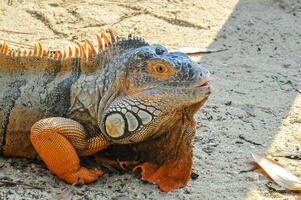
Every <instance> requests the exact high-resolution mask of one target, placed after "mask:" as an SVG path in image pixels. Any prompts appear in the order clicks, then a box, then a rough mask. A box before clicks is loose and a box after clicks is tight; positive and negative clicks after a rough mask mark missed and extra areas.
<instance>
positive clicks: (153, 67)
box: [148, 61, 175, 80]
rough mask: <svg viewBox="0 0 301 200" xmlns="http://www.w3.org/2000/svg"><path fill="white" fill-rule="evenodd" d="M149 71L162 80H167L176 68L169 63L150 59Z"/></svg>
mask: <svg viewBox="0 0 301 200" xmlns="http://www.w3.org/2000/svg"><path fill="white" fill-rule="evenodd" d="M148 73H149V74H151V75H152V76H154V77H156V78H158V79H160V80H167V79H169V78H170V77H171V75H173V74H174V73H175V69H174V68H173V67H172V66H170V65H169V64H167V63H163V62H158V61H150V62H149V63H148Z"/></svg>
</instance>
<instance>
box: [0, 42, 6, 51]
mask: <svg viewBox="0 0 301 200" xmlns="http://www.w3.org/2000/svg"><path fill="white" fill-rule="evenodd" d="M5 46H6V42H3V44H2V46H1V49H0V52H2V53H3V52H4V49H5Z"/></svg>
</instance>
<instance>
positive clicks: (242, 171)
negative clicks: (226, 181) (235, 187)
mask: <svg viewBox="0 0 301 200" xmlns="http://www.w3.org/2000/svg"><path fill="white" fill-rule="evenodd" d="M257 168H258V167H257V166H256V165H254V166H253V167H252V168H250V169H245V170H240V171H239V172H238V173H240V174H242V173H248V172H253V171H255V170H257Z"/></svg>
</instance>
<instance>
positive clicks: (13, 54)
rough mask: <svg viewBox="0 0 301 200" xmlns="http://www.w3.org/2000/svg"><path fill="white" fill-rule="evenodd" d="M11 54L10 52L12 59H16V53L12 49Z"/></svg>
mask: <svg viewBox="0 0 301 200" xmlns="http://www.w3.org/2000/svg"><path fill="white" fill-rule="evenodd" d="M11 52H12V53H11V55H12V57H16V54H17V52H16V51H15V50H14V49H12V51H11Z"/></svg>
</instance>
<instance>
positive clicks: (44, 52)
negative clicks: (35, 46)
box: [42, 49, 48, 57]
mask: <svg viewBox="0 0 301 200" xmlns="http://www.w3.org/2000/svg"><path fill="white" fill-rule="evenodd" d="M42 56H43V57H46V56H48V55H47V51H46V49H43V54H42Z"/></svg>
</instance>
